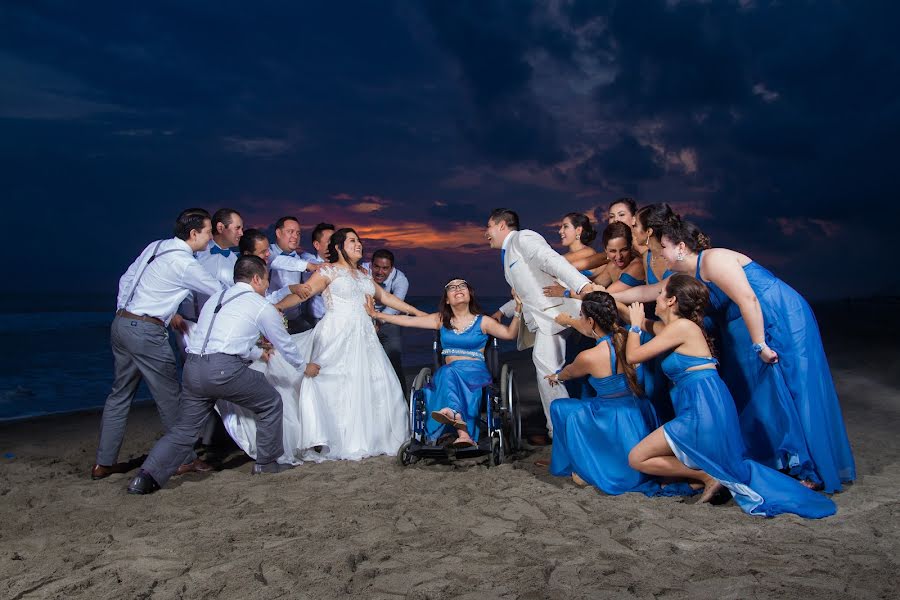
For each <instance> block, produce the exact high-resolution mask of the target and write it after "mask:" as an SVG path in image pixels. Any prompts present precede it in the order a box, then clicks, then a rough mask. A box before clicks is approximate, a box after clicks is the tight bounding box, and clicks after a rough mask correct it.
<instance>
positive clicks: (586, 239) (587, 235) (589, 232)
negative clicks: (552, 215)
mask: <svg viewBox="0 0 900 600" xmlns="http://www.w3.org/2000/svg"><path fill="white" fill-rule="evenodd" d="M563 218H564V219H569V220H570V221H571V222H572V227H574V228H576V229H577V228H579V227H581V243H582V244H584V245H585V246H590V245H591V243H592V242H593V241H594V240H595V239H597V230H596V229H594V226H593V225H591V220H590V219H589V218H588V216H587V215H584V214H582V213H576V212H571V213H569V214H567V215H566V216H565V217H563Z"/></svg>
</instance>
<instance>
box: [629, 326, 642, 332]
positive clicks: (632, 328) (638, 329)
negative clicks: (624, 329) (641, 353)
mask: <svg viewBox="0 0 900 600" xmlns="http://www.w3.org/2000/svg"><path fill="white" fill-rule="evenodd" d="M628 331H629V332H631V333H640V332H641V326H640V325H631V326H629V327H628Z"/></svg>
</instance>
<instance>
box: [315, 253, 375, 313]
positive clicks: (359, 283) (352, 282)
mask: <svg viewBox="0 0 900 600" xmlns="http://www.w3.org/2000/svg"><path fill="white" fill-rule="evenodd" d="M318 272H319V274H320V275H322V277H324V278H325V279H327V280H328V281H329V282H330V283H329V285H328V287H327V288H325V291H324V292H322V298H323V300H325V309H326V311H327V312H329V313H344V314H353V313H359V314H362V315H364V316H366V318H368V315H367V314H366V309H365V307H364V304H365V302H366V295H369V296H373V295H374V294H375V282H374V281H373V280H372V276H371V275H369V274H368V273H363V272H362V271H359V270H357V271H350V270H348V269H345V268H344V267H339V266H336V265H328V266H323V267H322V268H320V269H319V271H318Z"/></svg>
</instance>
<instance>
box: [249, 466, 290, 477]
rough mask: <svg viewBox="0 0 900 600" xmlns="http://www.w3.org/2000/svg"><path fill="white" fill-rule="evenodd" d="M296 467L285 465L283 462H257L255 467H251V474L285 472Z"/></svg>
mask: <svg viewBox="0 0 900 600" xmlns="http://www.w3.org/2000/svg"><path fill="white" fill-rule="evenodd" d="M293 468H294V465H283V464H281V463H269V464H266V465H260V464H255V465H253V468H252V469H250V474H251V475H262V474H263V473H266V474H269V473H283V472H285V471H290V470H291V469H293Z"/></svg>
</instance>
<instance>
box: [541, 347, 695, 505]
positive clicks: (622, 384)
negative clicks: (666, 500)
mask: <svg viewBox="0 0 900 600" xmlns="http://www.w3.org/2000/svg"><path fill="white" fill-rule="evenodd" d="M603 342H605V343H606V344H607V345H608V346H609V354H610V368H611V369H612V372H613V375H610V376H608V377H603V378H597V377H588V382H589V383H590V385H591V387H593V388H594V390H595V391H596V393H597V396H596V397H591V398H585V399H580V400H579V399H577V398H560V399H558V400H554V401H553V402H552V403H551V404H550V418H551V419H552V421H553V454H552V458H551V460H550V473H552V474H553V475H557V476H568V475H571V474H572V472H575V473H577V474H578V475H579V476H580V477H581V478H582V479H584V480H585V481H587V482H588V483H590V484H591V485H593V486H595V487H597V488H599V489H600V490H602V491H603V492H606V493H607V494H610V495H618V494H623V493H625V492H641V493H643V494H646V495H647V496H659V495H666V496H675V495H690V494H693V493H694V491H693V490H691V488H690V486H689V485H687V484H672V485H667V486H664V487H663V486H660V484H659V483H658V481H657V480H656V479H655V478H654V477H652V476H650V475H645V474H644V473H641V472H639V471H635V470H634V469H632V468H631V467H630V466H629V465H628V453H629V452H630V451H631V449H632V448H634V447H635V446H636V445H637V444H638V442H640V441H641V440H642V439H644V438H645V437H647V436H648V435H650V433H651V432H652V431H654V430H655V429H656V428H657V427H658V426H659V424H658V422H657V419H656V413H655V412H654V410H653V405H652V404H650V402H649V401H648V400H647V398H645V397H642V396H637V395H635V394H634V392H632V390H631V388H630V387H629V386H628V380H627V379H626V376H625V374H624V373H616V372H615V371H616V351H615V348H613V345H612V343H611V341H610V338H609V336H605V337H602V338H600V339H599V340H597V344H600V343H603Z"/></svg>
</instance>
